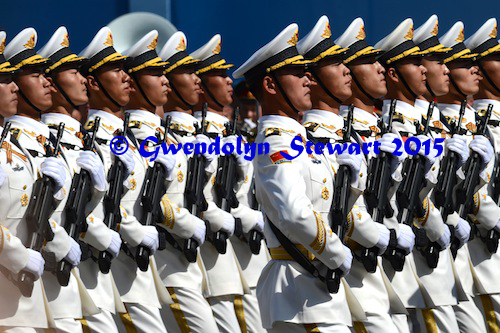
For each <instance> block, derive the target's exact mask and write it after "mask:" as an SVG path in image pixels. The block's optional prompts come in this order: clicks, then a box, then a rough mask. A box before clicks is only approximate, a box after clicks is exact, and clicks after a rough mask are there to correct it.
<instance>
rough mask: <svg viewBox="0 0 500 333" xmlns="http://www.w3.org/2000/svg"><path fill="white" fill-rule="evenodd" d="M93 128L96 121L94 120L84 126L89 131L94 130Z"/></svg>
mask: <svg viewBox="0 0 500 333" xmlns="http://www.w3.org/2000/svg"><path fill="white" fill-rule="evenodd" d="M93 127H94V121H93V120H89V121H87V122H86V123H85V125H84V126H83V128H85V129H86V130H87V131H90V130H92V128H93Z"/></svg>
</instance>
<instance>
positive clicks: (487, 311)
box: [480, 295, 499, 333]
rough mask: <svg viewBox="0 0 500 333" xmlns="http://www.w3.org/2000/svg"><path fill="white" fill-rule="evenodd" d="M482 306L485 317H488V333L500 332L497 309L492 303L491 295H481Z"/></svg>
mask: <svg viewBox="0 0 500 333" xmlns="http://www.w3.org/2000/svg"><path fill="white" fill-rule="evenodd" d="M480 298H481V304H482V305H483V311H484V316H485V317H486V318H485V319H486V326H488V333H493V332H498V331H499V328H498V324H497V317H496V314H495V308H494V307H493V302H492V301H491V297H490V295H480Z"/></svg>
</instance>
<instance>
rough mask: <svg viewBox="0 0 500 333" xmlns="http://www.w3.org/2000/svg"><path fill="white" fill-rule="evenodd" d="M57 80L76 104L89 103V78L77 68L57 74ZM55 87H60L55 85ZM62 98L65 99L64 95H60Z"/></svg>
mask: <svg viewBox="0 0 500 333" xmlns="http://www.w3.org/2000/svg"><path fill="white" fill-rule="evenodd" d="M56 80H57V83H58V84H59V85H60V86H61V87H62V89H63V90H64V92H65V93H66V94H67V95H68V97H69V99H70V100H71V101H72V102H73V103H74V104H75V105H83V104H86V103H88V101H89V98H88V96H87V86H86V83H87V80H86V79H85V78H84V77H83V76H82V74H80V72H79V71H78V70H77V69H76V68H71V69H67V70H63V71H60V72H59V73H57V74H56ZM53 88H54V89H58V88H57V87H56V86H55V85H54V86H53ZM60 99H61V100H63V101H65V99H64V97H63V96H62V95H61V96H60ZM65 102H66V101H65Z"/></svg>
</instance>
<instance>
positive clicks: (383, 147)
mask: <svg viewBox="0 0 500 333" xmlns="http://www.w3.org/2000/svg"><path fill="white" fill-rule="evenodd" d="M394 139H398V140H400V139H399V137H398V136H397V135H396V134H394V133H385V134H384V135H382V137H381V138H380V139H379V140H378V142H379V143H380V146H379V150H380V151H383V152H386V153H389V154H394V152H395V151H396V149H397V145H396V144H395V143H393V142H392V141H394ZM400 150H402V149H400ZM405 158H406V153H404V152H403V153H402V154H401V155H400V156H396V155H393V159H392V162H391V174H392V173H394V171H396V169H397V168H398V166H399V165H400V164H401V163H403V161H404V160H405Z"/></svg>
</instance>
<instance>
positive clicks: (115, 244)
mask: <svg viewBox="0 0 500 333" xmlns="http://www.w3.org/2000/svg"><path fill="white" fill-rule="evenodd" d="M110 231H111V243H110V244H109V246H108V248H107V249H106V251H107V252H109V253H110V254H111V255H112V256H113V258H116V257H117V256H118V253H120V247H121V246H122V239H121V238H120V234H119V233H117V232H116V231H114V230H111V229H110Z"/></svg>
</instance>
